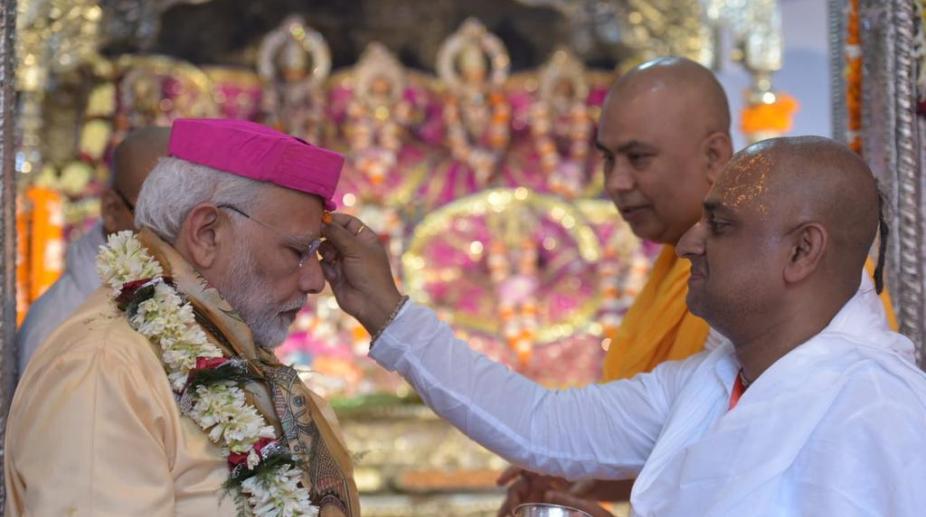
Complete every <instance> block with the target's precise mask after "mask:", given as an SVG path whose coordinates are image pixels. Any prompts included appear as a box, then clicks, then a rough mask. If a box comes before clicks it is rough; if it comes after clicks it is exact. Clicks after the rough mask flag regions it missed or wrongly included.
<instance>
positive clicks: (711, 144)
mask: <svg viewBox="0 0 926 517" xmlns="http://www.w3.org/2000/svg"><path fill="white" fill-rule="evenodd" d="M701 146H702V152H703V153H704V157H705V159H706V161H707V181H708V183H710V184H711V185H713V184H714V182H715V181H717V178H718V177H719V176H720V171H721V170H723V167H724V166H725V165H726V164H727V162H729V161H730V158H731V157H732V156H733V142H732V141H731V140H730V135H728V134H726V133H724V132H722V131H715V132H713V133H711V134H710V135H708V136H707V138H705V139H704V141H703V142H702V144H701Z"/></svg>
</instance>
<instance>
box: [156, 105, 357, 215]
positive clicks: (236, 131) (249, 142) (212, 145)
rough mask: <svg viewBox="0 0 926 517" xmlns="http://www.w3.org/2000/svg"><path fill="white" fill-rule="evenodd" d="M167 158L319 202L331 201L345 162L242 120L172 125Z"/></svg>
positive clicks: (187, 121) (190, 121)
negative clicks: (313, 197) (317, 198)
mask: <svg viewBox="0 0 926 517" xmlns="http://www.w3.org/2000/svg"><path fill="white" fill-rule="evenodd" d="M168 154H170V156H173V157H175V158H180V159H181V160H186V161H188V162H192V163H198V164H200V165H206V166H208V167H212V168H213V169H218V170H220V171H224V172H228V173H231V174H237V175H238V176H243V177H245V178H250V179H253V180H257V181H266V182H269V183H273V184H274V185H279V186H281V187H285V188H288V189H292V190H298V191H299V192H306V193H309V194H315V195H318V196H321V197H322V199H324V200H325V209H327V210H334V209H335V208H336V207H337V205H335V203H334V200H333V199H332V196H334V191H335V188H337V186H338V178H339V177H340V176H341V166H342V165H344V157H343V156H342V155H340V154H338V153H336V152H334V151H329V150H328V149H323V148H321V147H316V146H314V145H312V144H310V143H308V142H306V141H305V140H302V139H299V138H296V137H294V136H290V135H287V134H284V133H281V132H279V131H276V130H273V129H270V128H269V127H266V126H262V125H260V124H256V123H254V122H248V121H246V120H228V119H177V120H175V121H174V124H173V126H172V128H171V130H170V148H169V150H168Z"/></svg>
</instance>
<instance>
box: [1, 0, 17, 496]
mask: <svg viewBox="0 0 926 517" xmlns="http://www.w3.org/2000/svg"><path fill="white" fill-rule="evenodd" d="M15 33H16V0H0V174H2V176H0V272H2V275H3V277H2V279H0V416H2V419H0V451H2V444H3V438H4V435H5V429H6V415H7V413H8V412H9V409H10V400H11V399H12V397H13V388H14V387H15V386H16V341H15V337H16V293H15V288H16V287H15V286H16V282H15V275H16V176H15V171H14V169H13V165H14V163H13V154H14V152H15V149H14V145H13V144H14V141H15V135H14V132H13V127H14V120H15V113H14V106H15V103H14V95H15V93H14V90H13V86H14V83H15V46H14V42H15V40H14V36H15ZM0 459H2V453H0ZM2 480H3V474H2V471H0V508H3V505H4V504H5V502H6V491H5V490H4V486H3V483H2ZM0 512H2V510H0Z"/></svg>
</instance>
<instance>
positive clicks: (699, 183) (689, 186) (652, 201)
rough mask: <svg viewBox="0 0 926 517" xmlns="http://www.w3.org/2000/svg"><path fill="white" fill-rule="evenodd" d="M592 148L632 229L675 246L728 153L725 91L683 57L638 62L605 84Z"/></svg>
mask: <svg viewBox="0 0 926 517" xmlns="http://www.w3.org/2000/svg"><path fill="white" fill-rule="evenodd" d="M596 146H597V147H598V149H599V150H600V151H601V153H602V157H603V168H604V182H605V191H606V192H607V194H608V196H609V197H610V198H611V200H612V201H613V202H614V204H615V205H616V206H617V208H618V210H619V211H620V213H621V215H622V216H623V218H624V219H625V220H626V221H627V223H628V224H629V225H630V227H631V229H632V230H633V232H634V233H635V234H636V235H637V236H638V237H640V238H643V239H648V240H652V241H656V242H661V243H666V244H675V243H676V242H677V241H678V239H679V237H681V235H682V234H683V233H684V232H685V231H686V230H687V229H688V228H690V227H691V226H692V225H693V224H694V223H695V222H696V221H697V220H698V217H700V215H701V201H702V200H703V199H704V195H705V194H706V193H707V191H708V189H709V188H710V185H711V183H712V182H713V181H714V180H715V179H716V178H717V175H718V173H719V172H720V170H721V168H722V167H723V166H724V164H726V162H727V161H728V160H729V159H730V156H732V154H733V144H732V141H731V138H730V108H729V106H728V104H727V97H726V94H725V93H724V91H723V87H722V86H721V85H720V83H719V82H718V81H717V79H716V78H715V77H714V74H713V73H712V72H711V71H710V70H708V69H707V68H705V67H703V66H701V65H699V64H697V63H695V62H694V61H691V60H688V59H684V58H678V57H664V58H659V59H656V60H653V61H649V62H647V63H644V64H641V65H639V66H637V67H635V68H633V69H631V70H630V71H629V72H627V73H626V74H624V75H623V76H621V77H620V78H619V79H618V80H617V81H616V82H615V83H614V84H613V85H612V86H611V89H610V91H609V93H608V96H607V98H606V99H605V103H604V106H603V109H602V114H601V120H600V122H599V127H598V136H597V142H596Z"/></svg>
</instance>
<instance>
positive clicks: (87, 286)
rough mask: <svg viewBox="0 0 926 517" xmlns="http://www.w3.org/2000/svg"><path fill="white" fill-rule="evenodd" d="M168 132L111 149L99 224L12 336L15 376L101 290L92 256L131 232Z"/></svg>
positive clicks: (74, 248)
mask: <svg viewBox="0 0 926 517" xmlns="http://www.w3.org/2000/svg"><path fill="white" fill-rule="evenodd" d="M169 138H170V129H169V128H166V127H147V128H142V129H138V130H136V131H133V132H132V133H130V134H129V135H128V136H127V137H126V138H125V140H123V141H122V142H120V143H119V145H118V146H116V150H115V153H114V155H113V170H112V179H111V182H110V184H109V186H107V188H106V189H105V190H104V191H103V194H102V196H101V200H100V215H101V221H100V222H99V223H97V224H95V225H93V227H92V228H90V229H89V230H88V231H87V233H86V234H85V235H84V236H83V237H81V238H80V239H78V240H76V241H74V242H73V243H72V244H71V245H70V246H68V251H67V255H66V257H65V268H64V273H62V274H61V278H59V279H58V280H57V281H56V282H55V283H54V284H52V285H51V287H49V288H48V290H47V291H45V293H44V294H42V296H40V297H39V298H38V299H37V300H36V301H35V302H34V303H33V304H32V306H31V307H29V312H28V313H27V314H26V319H25V320H24V321H23V324H22V326H21V327H20V329H19V333H18V334H17V337H16V341H17V347H18V351H19V358H18V361H17V364H18V366H19V372H20V373H22V372H24V371H25V370H26V365H27V364H29V359H30V358H31V357H32V355H33V354H34V353H35V350H36V349H37V348H38V347H39V345H41V344H42V342H43V341H45V339H46V338H47V337H48V335H49V334H51V332H52V331H53V330H55V329H56V328H58V326H60V325H61V324H62V323H63V322H64V320H66V319H68V317H69V316H70V315H71V314H72V313H73V312H74V311H75V310H76V309H77V308H78V307H79V306H80V305H81V304H82V303H84V301H85V300H86V299H87V298H88V297H89V296H90V295H91V294H92V293H93V291H96V290H97V289H98V288H99V287H100V277H99V275H98V274H97V272H96V255H97V253H99V250H100V246H102V245H103V244H104V243H105V242H106V236H107V235H111V234H113V233H116V232H120V231H122V230H131V229H132V228H133V227H134V226H133V219H134V218H135V215H134V209H135V203H136V201H137V200H138V192H139V191H140V190H141V185H142V183H144V181H145V178H146V177H147V176H148V172H150V171H151V168H152V167H154V164H155V163H157V160H158V158H160V157H161V156H165V155H166V154H167V141H168V139H169Z"/></svg>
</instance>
